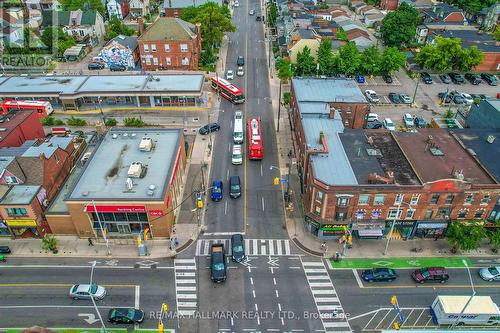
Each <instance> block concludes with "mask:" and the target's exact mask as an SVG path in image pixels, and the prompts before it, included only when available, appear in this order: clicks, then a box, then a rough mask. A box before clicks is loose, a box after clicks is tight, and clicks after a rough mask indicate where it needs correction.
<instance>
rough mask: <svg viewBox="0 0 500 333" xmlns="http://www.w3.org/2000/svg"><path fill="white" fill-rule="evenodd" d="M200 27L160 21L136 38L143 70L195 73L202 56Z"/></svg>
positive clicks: (159, 19)
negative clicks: (187, 71)
mask: <svg viewBox="0 0 500 333" xmlns="http://www.w3.org/2000/svg"><path fill="white" fill-rule="evenodd" d="M200 27H201V26H200V24H197V25H194V24H191V23H189V22H186V21H183V20H181V19H179V18H173V17H160V18H158V19H157V20H156V21H155V22H154V23H153V24H152V25H150V26H149V27H148V28H147V29H146V31H144V33H141V35H140V36H139V39H138V42H139V53H140V56H141V67H142V68H143V69H144V70H158V69H177V70H178V69H182V70H197V69H198V62H199V58H200V54H201V30H200Z"/></svg>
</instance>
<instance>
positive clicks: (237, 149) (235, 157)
mask: <svg viewBox="0 0 500 333" xmlns="http://www.w3.org/2000/svg"><path fill="white" fill-rule="evenodd" d="M231 163H232V164H234V165H239V164H242V163H243V154H242V153H241V145H234V146H233V154H232V155H231Z"/></svg>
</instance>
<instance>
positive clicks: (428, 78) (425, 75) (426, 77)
mask: <svg viewBox="0 0 500 333" xmlns="http://www.w3.org/2000/svg"><path fill="white" fill-rule="evenodd" d="M420 76H421V77H422V81H424V83H425V84H432V77H431V75H430V74H429V73H427V72H422V73H420Z"/></svg>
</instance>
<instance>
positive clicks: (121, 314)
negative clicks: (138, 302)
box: [108, 308, 144, 324]
mask: <svg viewBox="0 0 500 333" xmlns="http://www.w3.org/2000/svg"><path fill="white" fill-rule="evenodd" d="M108 321H109V322H110V323H113V324H140V323H142V322H143V321H144V311H142V310H139V309H134V308H113V309H109V312H108Z"/></svg>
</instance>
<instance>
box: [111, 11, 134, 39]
mask: <svg viewBox="0 0 500 333" xmlns="http://www.w3.org/2000/svg"><path fill="white" fill-rule="evenodd" d="M133 33H134V30H133V29H131V28H129V27H127V26H126V25H125V24H123V22H122V21H121V20H120V19H119V18H118V17H116V16H115V15H113V16H111V18H110V19H109V25H108V33H107V35H106V37H107V38H108V39H113V38H115V37H116V36H118V35H124V36H132V34H133Z"/></svg>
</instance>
